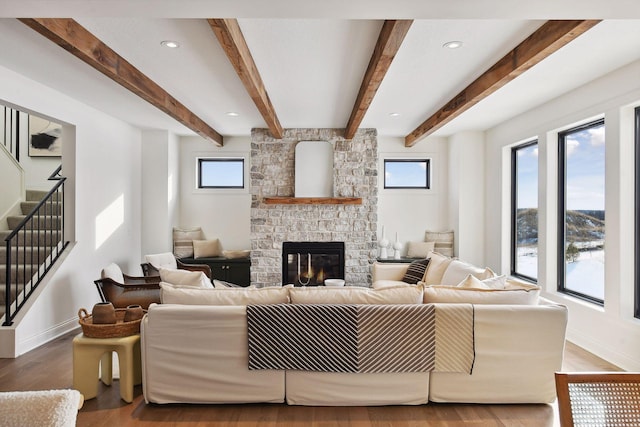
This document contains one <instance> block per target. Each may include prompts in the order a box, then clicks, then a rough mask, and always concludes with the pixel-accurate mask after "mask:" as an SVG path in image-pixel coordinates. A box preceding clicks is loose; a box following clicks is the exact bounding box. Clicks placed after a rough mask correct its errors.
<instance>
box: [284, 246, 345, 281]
mask: <svg viewBox="0 0 640 427" xmlns="http://www.w3.org/2000/svg"><path fill="white" fill-rule="evenodd" d="M325 279H344V242H283V243H282V284H283V285H286V284H293V285H295V286H324V280H325Z"/></svg>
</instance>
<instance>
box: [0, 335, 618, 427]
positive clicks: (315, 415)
mask: <svg viewBox="0 0 640 427" xmlns="http://www.w3.org/2000/svg"><path fill="white" fill-rule="evenodd" d="M76 333H77V332H74V333H69V334H66V335H64V336H62V337H60V338H58V339H56V340H54V341H52V342H50V343H48V344H46V345H44V346H42V347H39V348H37V349H35V350H33V351H31V352H29V353H27V354H24V355H22V356H20V357H18V358H16V359H0V391H15V390H46V389H56V388H71V387H72V384H73V375H72V353H71V349H72V344H71V341H72V339H73V337H74V336H75V335H76ZM563 370H565V371H594V370H596V371H619V370H620V369H619V368H618V367H616V366H614V365H612V364H610V363H608V362H606V361H604V360H602V359H600V358H598V357H596V356H594V355H593V354H591V353H589V352H587V351H585V350H583V349H581V348H580V347H578V346H576V345H574V344H571V343H569V342H568V343H567V345H566V347H565V358H564V364H563ZM134 395H135V399H134V401H133V403H131V404H127V403H125V402H124V401H122V400H121V399H120V390H119V384H118V381H117V380H116V381H114V382H113V384H112V386H110V387H107V386H104V385H102V384H100V385H99V392H98V397H97V398H95V399H90V400H87V401H86V402H85V403H84V406H83V407H82V409H81V410H80V412H79V413H78V422H77V425H78V426H91V427H93V426H96V427H98V426H105V427H106V426H116V425H117V426H132V427H137V426H151V425H155V424H159V423H161V424H162V425H163V426H167V427H168V426H177V425H179V426H185V427H192V426H193V427H195V426H198V427H199V426H207V427H253V426H260V427H263V426H264V427H273V426H278V427H287V426H291V427H298V426H305V427H306V426H313V427H368V426H374V427H389V426H393V427H415V426H425V425H428V426H430V427H458V426H464V427H476V426H477V427H518V426H522V427H551V426H556V425H558V424H557V407H556V405H555V404H554V405H469V404H435V403H429V404H428V405H420V406H381V407H337V408H336V407H307V406H288V405H285V404H246V405H155V404H149V405H148V404H146V403H145V402H144V398H143V396H142V387H141V386H137V387H136V388H135V393H134Z"/></svg>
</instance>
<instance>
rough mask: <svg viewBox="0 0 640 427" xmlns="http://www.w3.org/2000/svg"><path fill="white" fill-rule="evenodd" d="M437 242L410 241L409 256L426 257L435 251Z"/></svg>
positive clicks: (408, 245) (408, 246)
mask: <svg viewBox="0 0 640 427" xmlns="http://www.w3.org/2000/svg"><path fill="white" fill-rule="evenodd" d="M435 244H436V243H435V242H409V243H408V244H407V258H426V257H427V256H428V255H429V252H433V251H434V247H435Z"/></svg>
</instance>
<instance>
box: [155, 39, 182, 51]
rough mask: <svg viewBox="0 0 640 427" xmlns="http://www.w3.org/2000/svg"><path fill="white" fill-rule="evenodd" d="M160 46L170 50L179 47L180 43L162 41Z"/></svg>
mask: <svg viewBox="0 0 640 427" xmlns="http://www.w3.org/2000/svg"><path fill="white" fill-rule="evenodd" d="M160 44H161V45H162V46H164V47H168V48H171V49H176V48H179V47H180V43H178V42H176V41H173V40H163V41H161V42H160Z"/></svg>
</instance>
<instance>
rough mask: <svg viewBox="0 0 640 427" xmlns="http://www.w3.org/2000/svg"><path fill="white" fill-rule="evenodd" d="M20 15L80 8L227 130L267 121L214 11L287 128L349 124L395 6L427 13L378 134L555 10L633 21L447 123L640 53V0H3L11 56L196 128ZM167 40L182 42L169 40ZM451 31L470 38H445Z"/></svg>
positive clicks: (65, 83)
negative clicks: (217, 30) (212, 22)
mask: <svg viewBox="0 0 640 427" xmlns="http://www.w3.org/2000/svg"><path fill="white" fill-rule="evenodd" d="M515 3H518V7H517V8H516V7H514V4H515ZM267 4H268V5H269V7H266V5H267ZM428 6H430V7H428ZM463 6H466V7H463ZM570 6H571V7H570ZM576 14H579V15H580V16H576ZM15 16H23V17H24V16H27V17H46V16H57V17H71V18H74V19H76V20H77V21H78V22H79V23H80V24H81V25H83V26H84V27H86V28H87V29H88V30H89V31H91V32H92V33H93V34H94V35H96V36H97V37H98V38H100V39H101V40H102V41H104V42H105V43H106V44H107V45H109V46H110V47H111V48H113V49H114V50H115V51H116V52H118V53H119V54H120V55H121V56H123V57H124V58H125V59H127V60H128V61H129V62H131V63H132V64H133V65H134V66H136V67H137V68H138V69H140V70H141V71H142V72H143V73H144V74H146V75H147V76H148V77H150V78H151V79H152V80H154V81H156V82H157V83H158V84H159V85H160V86H162V87H163V88H164V89H165V90H167V92H169V93H170V94H171V95H173V96H174V97H175V98H176V99H178V100H179V101H180V102H182V103H183V104H184V105H185V106H187V107H188V108H189V109H191V110H192V111H193V112H194V113H195V114H196V115H198V116H199V117H200V118H202V119H203V120H204V121H205V122H207V123H208V124H209V125H210V126H212V127H213V128H214V129H216V130H217V131H218V132H220V133H221V134H223V135H248V134H249V133H250V130H251V128H253V127H266V124H265V121H264V120H263V118H262V116H261V115H260V113H259V112H258V110H257V108H256V107H255V105H254V104H253V102H252V100H251V98H250V97H249V96H248V95H247V93H246V90H245V89H244V86H243V85H242V83H241V82H240V79H239V78H238V76H237V75H236V73H235V71H234V69H233V67H232V66H231V64H230V63H229V60H228V59H227V57H226V55H225V53H224V52H223V50H222V49H221V47H220V45H219V44H218V41H217V39H216V37H215V35H214V34H213V31H212V30H211V28H210V27H209V25H208V23H207V22H206V20H205V19H204V18H207V17H209V18H221V17H224V18H226V17H237V18H239V23H240V27H241V29H242V31H243V33H244V36H245V38H246V40H247V44H248V46H249V49H250V50H251V52H252V54H253V57H254V60H255V62H256V64H257V67H258V70H259V72H260V74H261V76H262V79H263V81H264V84H265V87H266V89H267V91H268V93H269V96H270V98H271V101H272V103H273V106H274V108H275V111H276V113H277V115H278V118H279V120H280V123H281V124H282V126H283V127H285V128H296V127H311V128H316V127H334V128H343V127H345V125H346V123H347V120H348V118H349V114H350V113H351V109H352V108H353V105H354V102H355V98H356V95H357V93H358V89H359V87H360V83H361V81H362V77H363V75H364V72H365V70H366V67H367V64H368V62H369V58H370V57H371V53H372V50H373V47H374V45H375V43H376V40H377V37H378V34H379V31H380V28H381V26H382V22H383V19H385V18H419V19H417V20H416V21H415V22H414V23H413V25H412V27H411V28H410V30H409V33H408V34H407V36H406V38H405V40H404V43H403V45H402V47H401V48H400V51H399V52H398V54H397V56H396V58H395V59H394V61H393V63H392V65H391V68H390V69H389V72H388V73H387V75H386V77H385V79H384V80H383V82H382V85H381V86H380V89H379V91H378V93H377V94H376V97H375V98H374V100H373V103H372V105H371V107H370V108H369V110H368V112H367V114H366V116H365V118H364V120H363V122H362V124H361V127H373V128H377V129H378V133H379V134H380V135H389V136H405V135H407V134H408V133H410V132H411V131H412V130H413V129H415V127H417V126H418V125H419V124H420V123H422V122H423V121H424V120H425V119H427V118H428V117H429V116H430V115H431V114H432V113H434V112H435V111H436V110H438V109H439V108H440V107H442V106H443V105H444V104H445V103H446V102H447V101H449V100H450V99H451V98H452V97H453V96H454V95H456V94H457V93H458V92H459V91H460V90H462V89H463V88H464V87H466V86H467V85H468V84H469V83H471V82H472V81H473V80H474V79H475V78H476V77H478V76H479V75H480V74H482V73H483V72H484V71H485V70H486V69H487V68H489V67H490V66H491V65H492V64H493V63H495V62H496V61H497V60H498V59H500V58H501V57H502V56H503V55H504V54H505V53H507V52H508V51H510V50H511V49H512V48H513V47H515V46H516V45H517V44H518V43H519V42H521V41H522V40H523V39H524V38H526V37H527V36H528V35H529V34H531V33H532V32H533V31H535V30H536V29H537V28H538V27H539V26H540V25H542V24H543V23H544V20H545V19H548V18H579V17H582V18H584V17H586V18H600V17H607V18H625V19H624V20H607V21H603V22H602V23H600V24H598V25H597V26H596V27H594V28H592V29H591V30H589V31H588V32H587V33H585V34H584V35H582V36H581V37H579V38H578V39H576V40H575V41H573V42H571V43H570V44H569V45H567V46H565V47H564V48H562V49H561V50H560V51H558V52H556V53H555V54H553V55H552V56H550V57H549V58H547V59H546V60H544V61H543V62H542V63H540V64H538V65H537V66H535V67H534V68H533V69H531V70H529V71H528V72H526V73H524V74H523V75H522V76H520V77H518V78H517V79H515V80H514V81H512V82H511V83H509V84H507V85H506V86H504V87H503V88H501V89H500V90H498V91H497V92H496V93H494V94H493V95H491V96H490V97H489V98H487V99H485V100H484V101H482V102H480V103H479V104H477V105H476V106H474V107H473V108H471V109H470V110H469V111H467V112H465V113H464V114H463V115H462V116H460V117H459V118H457V119H455V120H454V121H452V122H451V123H449V124H448V125H446V126H444V127H443V128H441V129H440V130H439V131H438V132H437V133H436V134H437V135H450V134H452V133H456V132H459V131H462V130H484V129H488V128H490V127H492V126H494V125H496V124H498V123H500V122H502V121H504V120H506V119H509V118H510V117H513V116H515V115H517V114H519V113H522V112H524V111H526V110H528V109H531V108H534V107H535V106H537V105H540V104H542V103H544V102H547V101H549V100H550V99H552V98H554V97H556V96H558V95H560V94H562V93H564V92H567V91H569V90H571V89H574V88H576V87H578V86H580V85H583V84H585V83H586V82H588V81H590V80H592V79H594V78H597V77H598V76H601V75H603V74H606V73H608V72H610V71H612V70H615V69H617V68H619V67H621V66H623V65H625V64H628V63H630V62H633V61H635V60H638V59H639V58H640V1H638V0H617V1H616V0H613V1H611V0H610V1H608V2H602V1H600V0H565V1H562V2H561V1H558V0H548V1H547V0H545V1H531V2H526V3H523V2H513V1H499V0H459V1H456V2H453V1H446V2H445V1H435V0H415V1H409V0H396V1H394V2H392V3H391V2H388V1H379V0H349V1H345V0H341V1H339V2H338V1H334V0H330V1H326V0H325V1H323V2H319V1H316V0H313V1H302V0H298V1H295V0H271V1H269V2H265V1H261V0H251V1H242V0H235V1H231V0H227V1H205V0H199V1H197V0H182V1H175V0H174V1H172V0H155V1H151V0H129V1H123V0H122V1H117V0H111V1H107V0H73V1H72V0H67V1H64V0H49V1H46V0H40V1H36V0H22V1H20V2H16V1H15V0H13V1H5V0H0V37H1V39H2V40H3V48H2V52H1V53H0V66H4V67H6V68H9V69H12V70H15V71H16V72H18V73H20V74H23V75H25V76H27V77H29V78H32V79H34V80H36V81H39V82H41V83H43V84H45V85H47V86H50V87H52V88H54V89H57V90H59V91H60V92H63V93H66V94H68V95H69V96H71V97H73V98H75V99H78V100H80V101H81V102H83V103H86V104H87V105H89V106H92V107H94V108H96V109H99V110H102V111H105V112H107V113H109V114H111V115H113V116H115V117H119V118H121V119H123V120H125V121H128V122H130V123H132V124H134V125H136V126H139V127H141V128H152V129H169V130H171V131H173V132H176V133H178V134H186V135H189V134H192V132H191V131H190V130H188V129H186V128H185V127H184V126H182V125H180V124H179V123H178V122H176V121H175V120H173V119H171V118H170V117H168V116H166V115H165V114H164V113H162V112H160V111H159V110H157V109H155V108H154V107H152V106H150V105H149V104H147V103H146V102H144V101H142V100H141V99H140V98H138V97H137V96H135V95H133V94H131V93H130V92H128V91H127V90H125V89H124V88H122V87H120V86H119V85H117V84H116V83H114V82H112V81H111V80H109V79H107V78H106V77H104V76H103V75H101V74H100V73H98V72H97V71H95V70H94V69H93V68H91V67H89V66H88V65H86V64H84V63H83V62H81V61H80V60H78V59H76V58H75V57H74V56H72V55H71V54H69V53H67V52H65V51H64V50H62V49H61V48H59V47H58V46H56V45H54V44H53V43H52V42H50V41H49V40H47V39H45V38H44V37H42V36H41V35H39V34H37V33H36V32H35V31H33V30H31V29H30V28H28V27H26V26H25V25H24V24H22V23H20V22H19V21H17V20H15V19H13V18H12V17H15ZM167 39H171V40H176V41H178V42H180V44H181V47H180V48H179V49H173V50H171V49H167V48H164V47H162V46H160V42H161V41H162V40H167ZM450 40H461V41H463V42H464V46H463V47H462V48H460V49H457V50H448V49H444V48H443V47H442V45H443V43H445V42H447V41H450ZM1 96H2V94H0V99H1ZM229 111H233V112H238V113H239V114H240V115H239V116H238V117H229V116H227V115H226V114H225V113H226V112H229ZM392 112H396V113H400V115H399V116H398V117H391V116H389V114H390V113H392Z"/></svg>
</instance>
